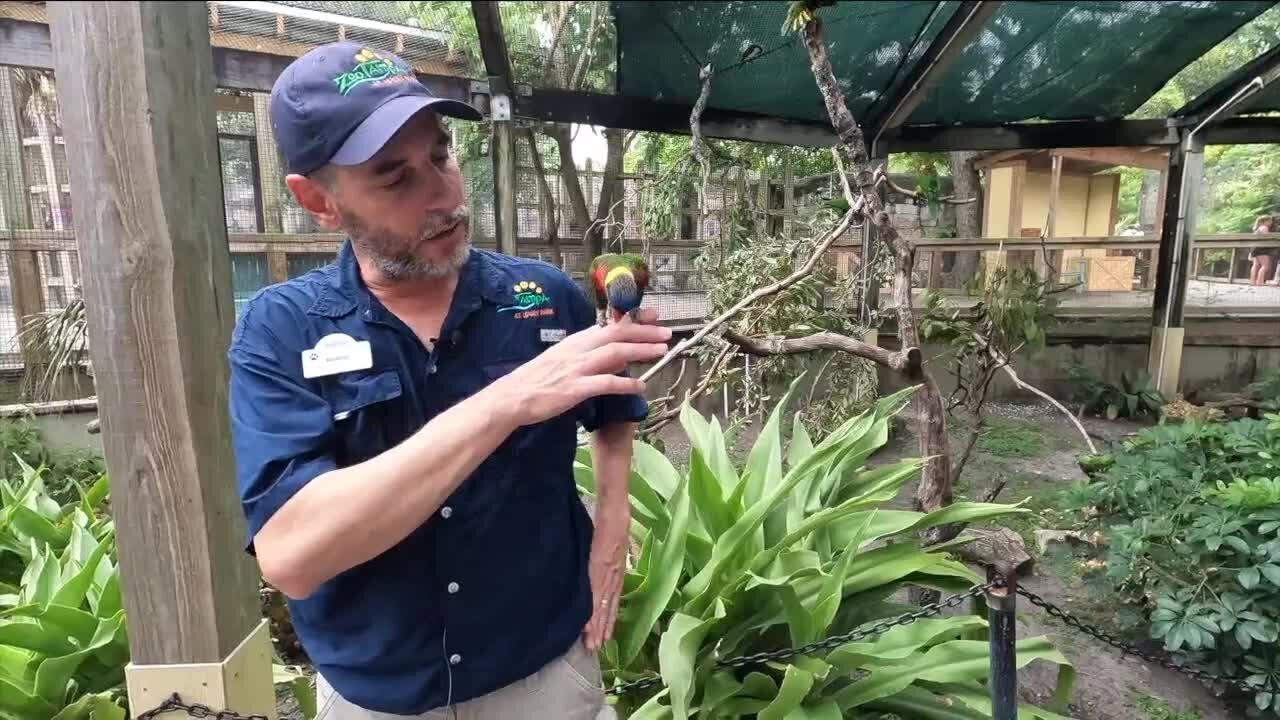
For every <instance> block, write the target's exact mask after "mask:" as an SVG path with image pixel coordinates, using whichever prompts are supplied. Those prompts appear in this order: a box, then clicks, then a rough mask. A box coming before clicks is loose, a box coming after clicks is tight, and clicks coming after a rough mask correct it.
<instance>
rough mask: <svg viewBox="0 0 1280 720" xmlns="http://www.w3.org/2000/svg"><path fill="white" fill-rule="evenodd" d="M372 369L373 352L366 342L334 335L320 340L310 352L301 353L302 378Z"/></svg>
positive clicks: (342, 335) (340, 334)
mask: <svg viewBox="0 0 1280 720" xmlns="http://www.w3.org/2000/svg"><path fill="white" fill-rule="evenodd" d="M371 367H373V351H372V350H371V349H370V347H369V341H368V340H360V341H357V340H356V339H355V338H353V337H351V336H350V335H346V334H343V333H334V334H332V335H325V336H324V337H322V338H320V342H318V343H316V346H315V347H313V348H311V349H310V350H303V351H302V376H303V377H306V378H316V377H324V376H325V375H336V374H338V373H344V372H351V371H353V370H368V369H369V368H371Z"/></svg>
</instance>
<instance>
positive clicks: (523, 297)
mask: <svg viewBox="0 0 1280 720" xmlns="http://www.w3.org/2000/svg"><path fill="white" fill-rule="evenodd" d="M511 289H512V290H514V291H515V293H516V298H515V303H514V304H512V305H508V306H506V307H501V308H498V312H500V313H501V312H509V313H514V314H513V315H512V317H513V318H515V319H516V320H524V319H525V318H534V317H546V316H548V315H555V314H556V309H555V308H553V307H549V306H550V305H551V298H549V297H547V294H546V293H544V292H543V291H542V286H541V285H538V284H537V283H535V282H529V281H521V282H518V283H516V284H515V285H514V286H512V288H511Z"/></svg>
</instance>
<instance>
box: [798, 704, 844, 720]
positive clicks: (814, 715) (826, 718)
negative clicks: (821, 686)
mask: <svg viewBox="0 0 1280 720" xmlns="http://www.w3.org/2000/svg"><path fill="white" fill-rule="evenodd" d="M787 720H843V716H841V714H840V706H839V705H837V704H836V701H834V700H825V701H822V702H819V703H818V704H816V705H804V706H801V707H798V708H796V709H795V710H792V711H791V714H790V715H787Z"/></svg>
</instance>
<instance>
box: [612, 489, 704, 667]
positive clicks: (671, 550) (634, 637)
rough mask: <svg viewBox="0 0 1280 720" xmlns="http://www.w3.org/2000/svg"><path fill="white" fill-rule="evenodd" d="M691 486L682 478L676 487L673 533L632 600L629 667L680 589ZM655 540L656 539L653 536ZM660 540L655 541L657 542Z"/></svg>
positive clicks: (623, 643)
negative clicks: (677, 587)
mask: <svg viewBox="0 0 1280 720" xmlns="http://www.w3.org/2000/svg"><path fill="white" fill-rule="evenodd" d="M688 489H689V486H688V483H687V481H686V480H684V479H682V480H681V481H680V483H679V484H678V485H677V486H676V490H675V494H674V496H673V498H672V502H673V503H674V507H673V508H672V513H673V514H672V518H671V531H670V532H669V533H668V535H667V538H666V540H664V541H662V544H661V547H660V548H659V549H658V550H657V551H656V553H654V555H655V556H656V557H655V558H654V560H653V562H652V563H651V564H650V568H649V570H650V572H649V575H648V576H646V578H645V582H644V583H643V584H642V585H641V587H640V590H639V591H638V595H639V597H636V598H632V599H630V601H629V602H628V603H627V604H628V607H629V608H630V607H634V608H635V620H634V621H633V622H631V623H629V624H628V625H627V627H626V628H625V631H624V632H623V633H622V634H621V636H620V638H619V640H620V653H621V655H620V658H619V660H620V663H621V666H622V667H624V668H625V667H628V666H629V665H630V664H631V661H632V660H634V659H635V657H636V655H637V654H639V652H640V649H641V648H642V647H643V646H644V642H645V640H646V639H647V638H648V637H649V634H650V633H651V632H653V626H654V624H656V623H657V622H658V618H660V617H661V616H662V612H663V611H664V610H666V609H667V605H668V604H669V603H670V602H671V596H672V594H674V593H675V590H676V586H677V585H678V584H679V583H680V575H681V572H682V570H683V568H684V562H685V558H684V554H685V553H684V548H685V541H686V538H687V537H688V532H687V527H688V524H689V512H690V510H689V502H690V498H689V492H688ZM650 537H652V536H650ZM656 542H657V541H655V543H656Z"/></svg>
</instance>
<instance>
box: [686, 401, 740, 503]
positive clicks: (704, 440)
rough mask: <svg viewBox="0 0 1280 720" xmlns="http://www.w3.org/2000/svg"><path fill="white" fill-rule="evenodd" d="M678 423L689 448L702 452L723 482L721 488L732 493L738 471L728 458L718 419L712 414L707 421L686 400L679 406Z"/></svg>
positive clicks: (712, 469)
mask: <svg viewBox="0 0 1280 720" xmlns="http://www.w3.org/2000/svg"><path fill="white" fill-rule="evenodd" d="M680 425H681V426H683V427H684V431H685V436H686V437H688V439H689V447H690V450H691V451H692V450H697V451H698V452H700V453H702V457H704V458H706V460H707V465H709V466H710V467H711V471H712V473H714V474H715V476H716V479H717V480H719V481H720V482H721V483H722V484H723V485H722V488H721V489H722V490H723V491H724V492H726V493H732V492H733V488H734V486H736V485H737V484H738V473H737V470H735V469H734V467H733V463H732V462H731V461H730V460H729V452H728V450H726V449H725V446H724V435H723V434H722V433H721V432H720V423H719V421H717V420H716V419H715V417H714V416H712V418H711V422H707V419H706V418H704V417H702V415H700V414H698V411H697V410H694V409H693V405H692V404H690V403H688V402H686V403H685V404H684V405H683V406H682V407H681V408H680Z"/></svg>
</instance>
